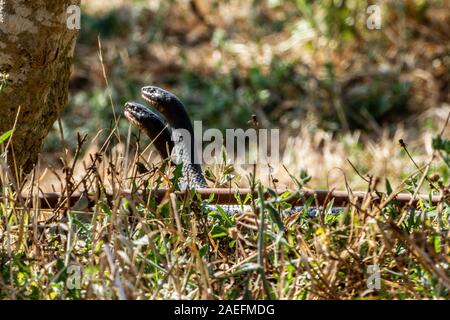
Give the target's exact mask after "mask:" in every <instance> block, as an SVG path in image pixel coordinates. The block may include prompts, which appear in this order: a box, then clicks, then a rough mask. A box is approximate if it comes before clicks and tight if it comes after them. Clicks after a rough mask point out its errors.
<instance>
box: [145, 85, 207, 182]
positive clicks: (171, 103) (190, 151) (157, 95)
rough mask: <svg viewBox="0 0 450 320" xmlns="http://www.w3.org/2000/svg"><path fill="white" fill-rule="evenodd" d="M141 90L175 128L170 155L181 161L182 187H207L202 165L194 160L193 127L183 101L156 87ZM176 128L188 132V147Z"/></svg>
mask: <svg viewBox="0 0 450 320" xmlns="http://www.w3.org/2000/svg"><path fill="white" fill-rule="evenodd" d="M141 92H142V97H143V98H144V99H145V100H146V101H147V102H149V103H150V104H151V105H152V106H153V107H155V108H156V109H157V110H158V111H159V112H161V113H162V114H163V115H164V117H165V118H166V120H167V122H168V123H169V125H170V126H171V127H172V129H175V130H173V132H172V140H173V141H174V142H175V143H174V150H173V152H172V156H174V157H175V159H174V160H175V161H176V162H177V163H180V162H182V163H183V166H182V170H183V175H184V179H185V181H184V184H185V186H184V187H186V188H195V189H197V188H208V184H207V183H206V180H205V177H204V176H203V173H202V167H201V166H200V164H199V163H196V161H194V159H196V149H195V137H194V129H193V128H192V123H191V119H190V118H189V115H188V114H187V112H186V108H185V107H184V105H183V103H182V102H181V101H180V99H178V97H177V96H175V95H174V94H173V93H171V92H169V91H166V90H164V89H161V88H158V87H154V86H147V87H143V88H142V90H141ZM176 129H184V130H187V131H188V132H189V135H190V141H188V143H189V144H190V147H189V145H188V144H187V143H186V142H185V141H183V140H182V139H180V138H181V135H180V134H179V133H178V132H177V130H176Z"/></svg>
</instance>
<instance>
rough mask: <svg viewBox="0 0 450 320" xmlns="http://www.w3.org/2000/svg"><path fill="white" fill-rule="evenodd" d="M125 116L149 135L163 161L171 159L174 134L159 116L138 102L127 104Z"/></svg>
mask: <svg viewBox="0 0 450 320" xmlns="http://www.w3.org/2000/svg"><path fill="white" fill-rule="evenodd" d="M124 114H125V117H126V118H127V119H128V120H129V121H130V122H131V123H132V124H134V125H135V126H137V127H138V128H139V129H141V130H142V131H144V132H145V133H146V134H147V136H148V137H149V138H150V139H151V141H152V142H153V145H154V146H155V147H156V149H157V150H158V152H159V154H160V155H161V157H162V158H163V159H168V158H169V157H170V154H171V153H172V149H173V141H172V139H171V137H172V134H171V132H170V129H169V128H168V126H167V125H166V124H165V123H164V121H162V120H161V118H160V117H159V116H158V115H157V114H155V113H153V112H152V111H150V110H149V109H148V108H147V107H145V106H143V105H141V104H139V103H136V102H127V103H125V106H124Z"/></svg>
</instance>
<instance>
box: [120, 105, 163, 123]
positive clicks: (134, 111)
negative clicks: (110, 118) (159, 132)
mask: <svg viewBox="0 0 450 320" xmlns="http://www.w3.org/2000/svg"><path fill="white" fill-rule="evenodd" d="M124 114H125V117H126V118H127V119H128V120H129V121H130V122H131V123H132V124H134V125H135V126H137V127H138V128H139V129H143V130H145V128H150V127H164V126H165V125H164V123H163V121H162V120H161V119H160V118H159V116H158V115H156V114H155V113H153V112H152V111H150V110H149V109H148V108H147V107H145V106H143V105H141V104H139V103H136V102H127V103H125V106H124Z"/></svg>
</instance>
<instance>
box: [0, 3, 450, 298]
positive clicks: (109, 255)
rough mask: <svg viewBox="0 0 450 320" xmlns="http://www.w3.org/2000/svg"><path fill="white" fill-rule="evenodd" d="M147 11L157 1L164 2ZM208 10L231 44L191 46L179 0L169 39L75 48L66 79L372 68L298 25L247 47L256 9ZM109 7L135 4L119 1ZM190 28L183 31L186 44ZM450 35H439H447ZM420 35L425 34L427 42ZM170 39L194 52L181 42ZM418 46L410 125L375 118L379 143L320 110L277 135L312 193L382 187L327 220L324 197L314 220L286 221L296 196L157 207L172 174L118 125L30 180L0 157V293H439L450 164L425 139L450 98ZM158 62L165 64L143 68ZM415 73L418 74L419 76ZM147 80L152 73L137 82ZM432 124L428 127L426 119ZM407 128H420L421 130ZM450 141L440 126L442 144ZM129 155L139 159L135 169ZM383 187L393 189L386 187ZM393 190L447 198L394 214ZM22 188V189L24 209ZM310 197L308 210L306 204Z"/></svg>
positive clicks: (283, 177)
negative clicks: (228, 208)
mask: <svg viewBox="0 0 450 320" xmlns="http://www.w3.org/2000/svg"><path fill="white" fill-rule="evenodd" d="M146 3H147V2H146ZM148 3H149V4H150V7H152V6H153V7H152V8H156V7H157V6H158V5H161V4H162V2H161V1H149V2H148ZM201 3H203V6H202V7H201V10H202V12H205V13H208V12H209V13H208V14H206V16H207V18H208V20H209V21H210V22H212V23H214V24H215V25H216V27H218V28H219V29H224V30H229V29H233V26H235V27H236V28H235V30H237V31H236V32H234V33H232V36H231V37H230V39H228V41H227V42H226V44H225V45H224V46H220V45H218V44H216V46H215V47H214V46H213V45H211V44H210V43H208V44H204V43H203V42H202V41H200V40H201V37H202V35H204V33H205V32H207V26H205V24H204V23H199V22H198V20H199V17H196V16H195V15H194V14H193V13H192V10H190V9H189V5H188V2H187V1H179V2H178V4H179V5H180V8H182V9H183V10H181V9H180V8H178V10H175V11H174V12H171V14H173V19H171V21H172V22H174V23H172V24H170V25H169V27H170V30H165V32H166V33H167V34H169V35H171V37H170V39H169V41H166V42H165V43H159V44H158V43H150V44H143V49H142V48H141V49H142V50H143V51H144V52H145V57H142V56H141V55H140V54H136V55H135V56H130V55H129V52H128V51H127V50H125V49H124V48H127V42H126V41H123V39H122V40H121V39H115V40H114V41H110V40H109V41H108V40H105V42H102V44H104V46H103V52H104V57H103V60H102V62H104V63H100V62H99V61H98V58H97V54H98V48H84V47H83V48H80V50H81V52H82V53H83V57H86V58H85V59H84V60H83V61H82V62H81V63H80V64H79V65H78V68H77V69H76V72H75V76H76V77H78V76H80V74H81V75H83V76H85V77H87V78H88V79H89V80H90V81H92V83H93V84H94V86H95V87H96V88H97V87H98V88H104V87H105V80H106V79H105V77H104V75H105V74H104V73H106V74H111V73H110V67H111V65H114V64H115V61H120V62H121V63H122V64H123V65H124V66H125V71H126V74H127V75H129V78H131V79H140V80H142V81H144V82H146V83H147V82H152V83H153V82H154V81H157V82H158V83H159V84H164V81H169V80H170V79H169V80H167V79H166V78H165V76H168V78H170V75H173V74H178V72H180V70H181V67H180V66H183V65H189V66H190V67H191V68H192V69H194V70H199V72H201V74H202V75H203V76H205V77H207V76H208V75H211V74H214V73H215V72H216V71H217V70H218V69H219V71H220V72H219V75H220V74H223V73H226V72H228V71H230V70H233V68H235V67H238V68H239V67H241V68H242V69H243V73H246V72H247V71H248V70H249V68H250V66H251V65H252V64H253V63H256V64H259V65H260V66H261V70H262V71H263V72H267V70H266V68H267V66H268V65H269V64H270V61H272V59H275V58H278V57H279V56H280V55H281V56H283V57H285V58H289V59H294V60H295V59H299V60H300V61H302V62H303V63H302V64H301V65H300V68H304V67H305V66H309V68H310V69H311V70H312V71H311V73H308V75H311V76H312V77H317V78H320V77H321V76H322V75H321V72H322V71H320V70H323V69H321V67H322V66H323V64H324V63H325V62H327V61H330V60H331V61H332V62H333V63H335V65H336V74H337V78H338V80H339V81H337V86H339V85H343V84H344V83H345V82H346V80H345V79H344V78H350V79H353V78H354V76H355V73H357V72H354V71H355V70H359V69H360V68H362V67H364V63H365V62H366V60H365V59H363V58H362V55H361V54H358V53H356V52H354V50H356V49H355V48H353V47H352V46H350V47H347V48H345V50H342V51H339V50H329V49H330V48H335V49H336V45H337V43H333V42H332V41H331V42H330V41H326V40H324V38H323V36H321V35H318V34H316V33H315V32H317V30H313V29H312V28H306V27H305V28H304V29H302V30H303V33H300V34H299V35H300V36H299V35H297V36H290V35H289V34H287V33H285V32H279V33H273V34H267V35H264V37H262V39H260V41H259V42H255V41H253V39H252V36H251V35H252V31H254V29H251V28H250V27H249V25H248V23H247V22H246V21H247V17H248V15H249V14H251V13H252V8H251V7H250V6H249V3H250V2H245V3H244V4H242V1H227V2H223V3H222V2H221V3H220V5H218V8H217V10H211V8H210V7H209V6H208V5H206V4H205V3H206V2H201ZM110 4H111V5H114V6H120V7H121V6H122V5H124V7H123V8H127V7H128V2H127V1H111V2H108V5H110ZM85 8H86V9H87V10H91V12H96V11H103V10H106V11H108V9H109V8H110V7H108V6H106V5H105V3H104V2H100V1H89V2H88V3H86V7H85ZM121 8H122V7H121ZM172 9H173V7H171V8H169V10H172ZM152 10H153V11H156V10H154V9H152ZM231 13H233V14H231ZM277 14H280V12H278V13H277ZM228 17H229V18H228ZM445 19H446V18H445V17H444V18H443V19H440V20H439V19H438V21H445ZM175 22H176V23H175ZM412 23H414V22H412ZM185 25H190V26H192V28H189V32H188V33H187V35H186V34H185V33H186V32H185V30H184V29H183V28H184V26H185ZM164 27H165V28H167V25H164ZM447 27H448V26H445V25H443V26H442V28H443V30H444V29H445V28H447ZM205 30H206V31H205ZM429 30H430V29H429V28H428V27H423V28H420V32H422V33H425V34H428V33H429ZM397 31H398V30H397V29H396V28H393V29H388V30H386V36H387V37H388V38H390V39H396V37H397V36H398V34H397V33H396V32H397ZM180 34H181V36H180ZM136 36H137V37H139V36H142V34H139V32H138V33H137V35H136ZM177 37H178V38H180V37H181V38H182V39H183V41H184V40H186V39H187V40H188V41H190V44H186V43H184V44H183V45H180V43H179V42H178V40H177V39H178V38H177ZM435 37H439V34H436V35H435ZM424 38H426V39H427V41H425V40H424V42H417V45H418V46H419V47H420V48H422V47H425V46H427V47H431V49H430V50H427V54H431V56H434V55H438V54H440V53H441V52H440V50H441V49H442V48H440V47H437V46H433V45H432V44H430V42H433V41H434V40H433V41H430V42H428V40H429V38H427V37H424ZM424 38H422V40H423V39H424ZM199 39H200V40H199ZM310 40H311V41H313V42H314V45H316V47H315V50H312V51H311V50H305V51H304V50H299V48H306V47H307V46H308V41H310ZM121 41H122V42H123V43H122V42H121ZM196 41H199V43H198V44H195V43H196ZM186 47H188V48H189V50H187V51H186V50H185V49H186ZM137 51H138V52H139V50H137ZM401 51H402V50H401V48H400V46H395V45H394V46H392V47H390V48H389V50H387V54H386V61H381V62H380V61H378V63H379V64H382V63H388V64H389V65H390V66H391V67H395V65H396V64H397V63H398V61H397V58H398V57H404V56H403V53H401ZM92 52H94V53H95V54H94V55H92V54H91V53H92ZM186 52H187V53H186ZM416 52H421V50H416V51H414V52H410V56H408V57H407V58H408V59H412V60H414V61H417V66H418V67H417V68H416V70H414V71H411V72H408V73H406V74H404V76H405V77H411V78H412V80H413V85H414V86H415V87H417V88H418V89H417V90H416V91H414V93H415V94H414V95H413V98H414V103H415V104H416V106H415V107H416V108H421V107H422V106H426V107H427V108H426V109H427V110H428V111H427V110H420V111H421V112H418V113H416V114H417V118H419V121H409V120H411V119H409V118H408V119H406V120H407V121H405V122H402V123H404V124H403V125H399V126H398V127H397V128H394V129H392V128H391V129H387V128H383V127H382V128H378V127H377V124H376V123H375V122H374V123H369V122H368V126H371V127H373V128H375V129H376V130H374V132H375V135H372V136H370V138H368V137H367V136H366V135H365V134H363V133H359V132H358V131H353V133H343V134H339V135H338V134H332V133H330V132H328V131H325V130H324V129H321V127H320V126H319V125H318V124H317V123H318V122H319V120H318V119H317V114H313V113H308V116H305V117H304V118H302V119H305V120H304V121H303V122H302V123H301V126H299V125H298V124H297V126H294V129H297V130H286V131H285V132H283V136H282V138H283V139H282V140H283V141H284V142H285V143H284V145H283V153H284V155H283V156H282V160H283V164H284V165H285V166H286V169H287V171H289V172H290V173H291V174H292V176H294V177H299V176H300V173H301V170H302V169H306V170H307V171H308V173H309V174H310V176H311V178H312V179H311V180H310V181H309V182H308V184H307V185H306V186H307V187H311V188H330V189H331V188H334V187H336V188H339V189H344V188H347V189H349V190H368V191H371V192H372V193H373V192H375V191H378V192H379V193H380V194H382V195H383V200H384V201H382V203H381V204H380V203H379V202H377V201H374V200H373V199H372V198H371V197H370V196H369V197H368V198H367V199H365V200H364V201H362V202H360V203H352V204H351V205H349V206H348V208H346V209H345V210H344V211H342V212H341V213H340V214H338V215H332V214H329V209H330V207H331V206H332V203H331V202H329V203H323V204H318V205H319V207H320V214H319V216H318V217H316V218H315V219H312V218H310V217H307V216H306V214H305V213H304V212H296V213H292V212H291V213H288V214H286V213H284V209H288V208H289V204H288V203H287V201H286V197H289V195H290V193H289V192H288V193H286V194H284V195H283V197H278V198H271V199H266V200H264V201H261V199H258V198H255V199H248V203H249V204H251V205H252V206H253V211H252V212H250V213H248V214H246V215H239V216H228V215H227V214H225V213H224V212H223V211H222V210H221V209H220V208H217V209H216V210H214V211H212V212H209V211H210V210H206V209H205V207H204V206H203V203H202V202H200V201H199V200H198V198H197V197H196V194H195V192H193V193H192V194H191V195H190V196H189V197H187V198H185V199H176V198H174V196H173V195H172V194H168V195H167V197H166V198H165V199H164V200H163V201H162V202H161V203H155V201H154V198H153V197H152V195H151V190H152V189H154V188H159V187H162V186H164V187H169V188H170V187H172V186H173V182H174V180H173V179H174V178H173V169H174V168H169V167H168V166H161V162H160V160H159V158H158V157H157V156H155V155H154V153H152V152H150V150H151V148H150V149H147V150H144V149H145V148H147V147H148V146H147V145H146V143H145V140H144V141H141V142H140V143H136V139H135V137H134V136H133V135H132V133H135V131H134V129H131V128H129V129H128V132H127V133H126V134H123V133H121V131H120V130H118V129H117V128H118V127H120V125H121V121H123V120H119V121H118V122H117V121H116V122H114V123H113V125H112V127H111V128H112V129H111V130H107V129H101V131H102V132H103V133H105V132H106V134H107V136H108V137H109V138H108V139H106V142H104V143H103V142H100V139H99V136H100V132H95V136H90V137H89V138H88V139H87V140H86V141H85V140H84V139H82V137H78V148H77V149H73V150H71V149H66V148H64V147H62V148H61V149H59V150H57V154H58V155H59V156H60V157H61V159H60V160H55V159H54V158H55V157H53V159H47V158H46V157H43V158H41V161H40V163H39V165H38V166H37V167H36V169H35V170H34V171H33V172H32V173H31V174H30V175H29V176H27V177H23V178H18V177H16V175H15V174H14V172H13V171H11V169H10V168H7V166H6V159H5V156H6V155H5V154H4V153H3V154H2V156H1V157H0V164H1V167H0V185H1V186H2V196H1V202H0V298H2V299H200V298H209V299H241V298H254V299H263V298H268V297H269V298H277V299H407V298H410V299H448V298H449V295H450V280H449V278H450V268H449V263H450V259H449V256H450V245H449V242H448V239H449V214H450V208H449V198H448V195H449V186H448V185H446V184H447V183H448V170H449V169H448V167H446V166H445V164H444V163H443V162H442V157H441V156H440V155H439V154H438V153H437V152H436V150H433V148H432V147H431V138H433V137H435V136H436V135H438V134H439V133H440V132H441V128H443V126H444V123H445V120H446V118H447V115H448V113H449V105H448V104H447V103H442V100H445V95H444V99H442V97H440V98H439V96H442V93H439V91H440V90H441V89H439V88H438V87H439V85H437V84H436V83H437V82H438V81H435V79H436V78H437V77H440V78H441V79H442V77H444V79H445V76H443V75H442V73H441V71H442V70H445V65H446V64H447V63H448V61H446V60H444V59H443V60H442V61H441V65H440V66H437V67H436V68H434V67H433V69H431V70H430V69H427V67H426V66H427V65H429V63H428V62H429V61H430V59H432V57H429V56H426V57H423V56H422V55H421V54H418V55H415V53H416ZM350 53H355V54H354V55H351V56H352V59H351V61H348V60H346V59H343V57H346V56H350ZM183 56H184V58H182V57H183ZM118 57H119V58H118ZM155 57H158V60H157V62H158V63H154V64H151V65H149V64H145V63H143V62H145V60H152V59H153V58H155ZM144 58H145V59H144ZM380 59H382V58H380ZM152 61H153V60H152ZM218 62H224V63H223V64H220V65H218ZM430 65H431V64H430ZM436 65H437V64H436ZM421 68H422V69H424V70H422V71H421V72H418V71H417V69H421ZM318 70H319V71H318ZM419 71H420V70H419ZM143 74H145V79H141V78H142V75H143ZM156 76H158V77H156ZM109 80H110V81H107V83H110V84H111V85H114V86H117V87H119V88H121V87H125V86H126V84H125V83H124V81H123V79H121V78H120V79H116V78H113V79H109ZM310 82H311V83H312V84H313V86H309V87H308V88H309V89H311V90H310V91H311V92H312V93H311V95H309V93H308V92H309V91H308V92H306V93H305V95H306V96H307V97H306V98H305V101H306V104H307V108H306V109H308V110H310V109H311V108H312V107H314V106H312V105H309V104H308V103H309V102H310V99H311V97H314V95H321V94H323V91H320V92H319V91H317V92H316V89H317V90H319V89H318V88H316V87H314V84H315V83H316V82H314V81H310ZM107 89H108V90H106V94H104V96H105V97H106V96H108V95H109V94H110V93H111V91H110V90H109V89H111V88H107ZM110 97H111V98H115V97H112V95H111V96H109V97H107V98H106V100H107V101H109V103H107V105H108V108H114V104H115V101H114V99H110ZM284 102H286V103H285V104H284ZM284 102H283V107H285V106H287V107H289V105H290V103H291V101H284ZM430 106H431V107H432V108H430V109H429V108H428V107H430ZM89 107H91V106H89ZM424 109H425V108H424ZM416 110H417V109H416ZM78 111H79V112H81V113H82V112H83V111H82V110H81V109H80V110H78ZM315 117H316V118H315ZM262 120H263V119H262ZM416 120H417V119H416ZM292 122H295V121H292ZM428 122H431V123H432V124H433V126H425V124H426V123H428ZM409 123H413V124H414V125H417V124H418V123H419V124H420V127H418V128H415V127H414V125H409ZM281 125H284V124H283V123H282V122H280V126H281ZM286 126H287V124H286ZM290 128H291V129H292V127H290ZM421 128H427V129H421ZM97 134H98V135H97ZM449 134H450V133H449V132H448V130H447V131H445V132H444V135H443V137H449ZM67 139H68V140H70V141H75V140H77V138H76V136H75V134H73V135H68V134H67V132H66V141H61V140H60V139H59V140H58V142H59V143H60V144H61V145H63V146H64V145H65V144H66V143H67V142H68V141H67ZM399 139H403V140H404V141H405V142H406V143H407V144H408V147H407V150H408V151H409V152H410V154H411V155H412V158H413V159H414V161H415V162H416V164H417V165H418V166H419V167H420V168H421V169H420V170H418V169H417V167H416V165H415V164H414V163H413V161H412V159H411V157H410V156H409V155H408V154H407V153H406V152H405V149H404V148H402V147H401V146H399V143H398V140H399ZM141 140H142V139H141ZM70 141H69V142H70ZM1 147H2V148H4V145H3V144H1ZM2 150H3V149H2ZM347 159H348V160H350V162H351V163H352V164H353V165H354V166H355V168H353V167H352V166H351V165H350V163H349V162H348V161H347ZM430 161H432V162H431V163H429V162H430ZM137 162H139V163H141V164H143V166H140V167H139V168H140V169H139V170H138V167H137V166H136V163H137ZM50 163H52V165H50ZM55 163H56V164H55ZM355 169H356V170H357V171H358V174H357V173H356V172H355ZM212 170H213V171H214V173H215V176H216V178H217V180H218V181H221V180H226V178H227V177H226V175H227V174H228V175H229V173H230V172H228V171H227V168H223V167H220V166H216V167H214V168H212ZM286 173H287V172H286V171H285V170H284V169H282V168H280V170H279V174H277V176H276V178H277V179H278V182H277V183H276V186H274V185H273V180H270V181H269V180H268V179H267V178H268V177H266V176H262V175H261V174H260V172H259V171H256V176H249V175H248V174H243V175H241V176H236V177H234V180H233V184H236V185H240V186H246V185H250V186H251V187H252V188H255V189H258V190H260V192H262V191H266V190H268V189H269V188H272V189H273V188H275V187H276V188H277V189H281V190H283V189H285V188H286V189H291V190H292V192H301V187H304V186H305V185H304V182H305V181H295V180H294V179H293V178H292V177H291V176H289V175H288V174H286ZM436 173H438V174H439V175H440V176H439V175H436ZM360 175H361V176H360ZM386 179H387V180H389V181H390V183H383V182H384V181H385V180H386ZM366 180H368V181H369V182H367V181H366ZM432 185H434V187H432ZM262 186H265V187H262ZM76 190H78V191H82V192H89V193H93V194H96V195H97V197H98V200H97V201H96V205H95V207H94V208H93V210H87V203H86V199H83V198H82V199H81V200H80V201H79V202H78V203H76V204H74V205H73V206H70V205H68V203H67V201H66V199H67V197H68V196H70V194H71V193H72V192H74V191H76ZM106 190H109V191H111V192H113V194H114V196H113V198H112V199H109V200H108V199H107V198H106V196H105V191H106ZM128 190H132V191H142V192H143V194H144V195H143V196H140V195H139V194H140V193H137V192H135V193H134V194H135V196H133V197H132V198H131V199H126V198H125V197H124V196H123V194H124V193H125V191H128ZM42 191H57V192H61V193H62V194H63V197H62V198H61V201H60V203H59V204H58V206H57V208H55V209H54V210H43V209H39V204H38V203H37V195H38V194H39V193H41V192H42ZM399 191H406V192H409V193H411V194H417V193H418V192H430V194H431V193H433V194H441V195H442V196H443V197H442V201H441V202H440V203H439V204H438V205H437V206H434V205H433V204H431V203H429V202H428V199H421V201H420V202H419V205H418V208H412V207H408V206H406V207H403V208H401V207H399V206H398V205H397V204H396V203H395V200H392V197H393V195H394V194H395V193H396V192H399ZM18 194H26V195H29V197H28V199H29V201H26V200H24V199H23V198H20V197H18ZM308 200H309V201H310V203H312V204H313V205H316V204H315V203H314V202H313V199H308ZM309 201H308V203H309ZM416 209H419V210H420V211H421V213H420V212H418V211H417V210H416ZM374 270H375V271H376V270H379V280H380V287H379V288H378V287H377V286H376V285H377V282H376V281H375V282H372V280H376V279H378V278H377V277H376V275H377V272H375V273H374V272H373V271H374ZM372 276H375V277H372ZM372 285H375V288H374V287H373V286H372Z"/></svg>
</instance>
